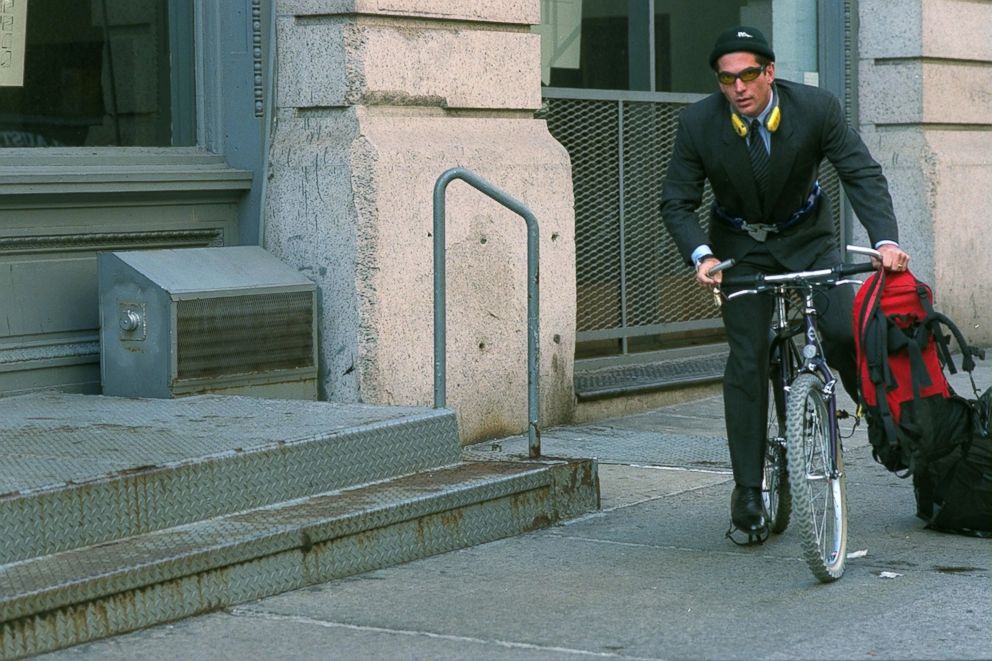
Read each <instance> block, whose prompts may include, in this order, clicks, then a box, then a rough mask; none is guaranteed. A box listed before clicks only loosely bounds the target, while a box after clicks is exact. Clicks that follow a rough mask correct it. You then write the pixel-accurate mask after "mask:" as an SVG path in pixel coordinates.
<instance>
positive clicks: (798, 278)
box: [707, 245, 881, 287]
mask: <svg viewBox="0 0 992 661" xmlns="http://www.w3.org/2000/svg"><path fill="white" fill-rule="evenodd" d="M847 250H848V252H852V253H857V254H861V255H868V256H870V257H873V258H875V259H881V254H879V252H878V251H877V250H872V249H871V248H862V247H860V246H850V245H849V246H847ZM735 263H736V262H735V261H734V260H733V259H728V260H725V261H722V262H720V263H719V264H717V265H716V266H714V267H713V268H711V269H710V270H709V271H707V273H708V274H709V275H710V276H713V275H715V274H717V273H719V272H721V271H725V270H727V269H729V268H731V267H732V266H734V264H735ZM876 270H878V269H877V268H876V267H875V266H874V265H873V264H871V263H868V262H863V263H861V264H838V265H837V266H834V267H832V268H826V269H816V270H812V271H796V272H793V273H774V274H766V273H757V274H752V275H737V276H735V275H730V274H724V276H723V279H722V281H721V286H727V285H731V286H751V287H762V286H765V285H776V284H789V283H792V284H795V285H803V284H806V283H818V284H830V285H835V284H838V282H839V281H840V280H842V279H843V278H845V277H847V276H849V275H855V274H857V273H871V272H873V271H876Z"/></svg>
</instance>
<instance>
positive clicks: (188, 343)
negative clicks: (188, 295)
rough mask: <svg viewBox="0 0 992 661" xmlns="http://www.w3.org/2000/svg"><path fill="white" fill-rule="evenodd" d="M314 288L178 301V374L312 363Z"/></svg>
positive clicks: (214, 373)
mask: <svg viewBox="0 0 992 661" xmlns="http://www.w3.org/2000/svg"><path fill="white" fill-rule="evenodd" d="M312 304H313V296H312V295H311V294H310V292H295V293H287V294H255V295H248V296H230V297H224V298H201V299H193V300H185V301H179V302H178V303H177V305H176V332H177V336H178V340H177V351H176V378H177V379H197V378H209V377H217V376H222V375H232V374H251V373H253V372H266V371H271V370H289V369H298V368H301V367H313V366H314V362H313V358H314V347H313V334H312V332H311V331H312V329H313V307H312Z"/></svg>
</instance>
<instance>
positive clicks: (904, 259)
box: [873, 243, 909, 271]
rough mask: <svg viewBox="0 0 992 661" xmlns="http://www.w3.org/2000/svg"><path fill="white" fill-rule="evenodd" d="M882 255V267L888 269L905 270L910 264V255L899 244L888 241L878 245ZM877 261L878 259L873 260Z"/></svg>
mask: <svg viewBox="0 0 992 661" xmlns="http://www.w3.org/2000/svg"><path fill="white" fill-rule="evenodd" d="M878 252H879V253H880V254H881V255H882V267H883V268H885V270H886V271H905V270H906V268H907V267H908V265H909V255H908V254H907V253H906V252H905V251H904V250H903V249H902V248H900V247H899V246H897V245H895V244H892V243H886V244H885V245H881V246H879V247H878ZM873 261H874V262H875V263H877V260H873Z"/></svg>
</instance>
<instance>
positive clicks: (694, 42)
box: [535, 0, 817, 94]
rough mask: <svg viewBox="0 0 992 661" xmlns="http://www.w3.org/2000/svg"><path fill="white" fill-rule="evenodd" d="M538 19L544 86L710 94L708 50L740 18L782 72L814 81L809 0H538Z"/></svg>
mask: <svg viewBox="0 0 992 661" xmlns="http://www.w3.org/2000/svg"><path fill="white" fill-rule="evenodd" d="M773 14H774V16H775V20H774V21H773ZM541 21H542V24H541V25H540V26H538V27H536V28H535V30H536V31H537V32H539V33H540V34H541V63H542V71H541V74H542V82H543V83H544V84H545V85H546V86H549V87H571V88H582V89H604V90H644V91H657V92H692V93H703V94H705V93H710V92H714V91H716V84H715V82H714V80H713V74H712V72H711V71H710V70H709V66H708V64H707V56H708V54H709V50H710V48H711V47H712V44H713V41H714V39H716V37H717V35H718V34H719V33H720V32H721V31H722V30H724V29H726V28H727V27H729V26H732V25H737V24H745V25H754V26H755V27H757V28H759V29H761V30H762V31H763V32H764V33H765V35H766V36H767V37H768V38H769V39H771V40H772V42H773V43H774V47H775V51H776V56H777V60H778V61H777V65H778V66H777V68H778V69H779V73H780V74H782V75H783V76H784V77H788V78H791V79H793V80H798V81H800V82H807V83H811V84H816V82H817V76H816V61H817V51H816V2H815V1H814V0H789V2H769V1H768V0H693V1H692V2H689V1H688V0H653V1H651V0H541ZM775 26H785V27H784V30H783V33H782V34H781V35H779V34H775V33H774V30H773V28H774V27H775ZM783 76H780V77H783Z"/></svg>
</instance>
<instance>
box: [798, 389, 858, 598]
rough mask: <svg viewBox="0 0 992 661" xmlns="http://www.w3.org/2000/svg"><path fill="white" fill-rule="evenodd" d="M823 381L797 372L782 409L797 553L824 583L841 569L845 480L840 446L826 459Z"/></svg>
mask: <svg viewBox="0 0 992 661" xmlns="http://www.w3.org/2000/svg"><path fill="white" fill-rule="evenodd" d="M828 413H829V410H828V408H827V403H826V398H825V396H824V394H823V382H822V381H821V380H820V379H819V378H818V377H817V376H816V375H814V374H808V373H807V374H800V375H799V376H798V377H797V378H796V380H795V381H793V383H792V387H791V388H790V391H789V398H788V405H787V408H786V431H785V438H786V446H787V453H788V466H789V481H790V486H791V489H792V512H793V519H794V521H795V523H796V525H797V526H798V528H799V540H800V545H801V546H802V550H803V558H804V559H805V560H806V564H807V565H808V566H809V568H810V570H811V571H812V572H813V575H814V576H816V578H817V579H819V580H820V581H822V582H824V583H827V582H830V581H834V580H837V579H838V578H840V577H841V576H842V575H843V574H844V564H845V562H846V560H847V484H846V479H845V477H844V470H843V469H844V462H843V457H842V456H841V452H840V448H838V450H837V465H836V466H833V465H832V461H831V458H830V428H829V425H832V424H835V421H834V420H831V419H829V415H828Z"/></svg>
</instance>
